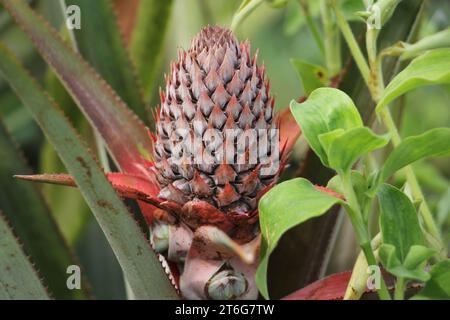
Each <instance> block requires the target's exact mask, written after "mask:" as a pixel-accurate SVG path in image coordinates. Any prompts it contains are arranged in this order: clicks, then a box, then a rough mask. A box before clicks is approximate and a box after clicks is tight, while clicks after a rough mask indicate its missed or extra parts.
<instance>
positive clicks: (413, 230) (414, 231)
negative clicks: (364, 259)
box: [378, 184, 424, 262]
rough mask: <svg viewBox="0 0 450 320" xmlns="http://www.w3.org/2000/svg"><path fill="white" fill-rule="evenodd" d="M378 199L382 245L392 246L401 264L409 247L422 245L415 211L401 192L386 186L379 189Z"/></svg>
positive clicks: (422, 240) (422, 241)
mask: <svg viewBox="0 0 450 320" xmlns="http://www.w3.org/2000/svg"><path fill="white" fill-rule="evenodd" d="M378 198H379V205H380V228H381V234H382V236H383V243H385V244H391V245H393V246H394V247H395V248H396V249H397V250H396V252H397V258H398V259H399V261H400V262H403V261H405V259H406V256H407V254H408V252H409V249H410V248H411V246H413V245H422V244H423V243H424V238H423V234H422V230H421V228H420V224H419V219H418V217H417V213H416V210H415V209H414V205H413V204H412V202H411V200H409V198H408V197H407V196H406V195H405V194H404V193H403V192H401V191H400V190H399V189H397V188H395V187H394V186H391V185H388V184H383V185H382V186H381V187H380V190H379V191H378Z"/></svg>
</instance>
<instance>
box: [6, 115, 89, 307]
mask: <svg viewBox="0 0 450 320" xmlns="http://www.w3.org/2000/svg"><path fill="white" fill-rule="evenodd" d="M17 172H21V173H23V174H31V170H30V169H29V168H28V167H27V165H26V164H25V163H24V161H23V158H22V157H21V156H20V154H19V151H18V149H17V148H16V146H15V144H14V141H13V140H12V139H11V137H10V136H9V134H8V132H7V130H6V128H5V127H4V126H3V124H2V123H1V121H0V190H2V191H1V192H0V210H1V211H3V214H4V215H5V217H6V218H7V219H8V220H9V221H10V223H11V226H12V227H14V229H15V231H16V233H17V235H18V237H19V238H20V239H21V242H22V243H23V246H24V251H25V252H26V253H27V254H29V255H31V256H32V257H33V261H34V262H35V263H36V266H37V267H38V269H39V270H40V271H41V272H42V274H43V275H44V277H45V281H46V284H47V285H48V287H49V289H50V291H51V292H52V294H53V296H54V297H55V298H57V299H87V298H89V293H88V292H87V291H86V287H87V284H86V283H83V282H84V281H83V282H82V289H81V290H69V289H68V288H67V286H66V278H67V274H66V269H67V267H68V266H69V265H79V262H78V261H77V259H75V257H74V255H73V252H72V250H71V249H70V248H69V247H68V246H67V244H66V242H65V239H64V238H63V236H62V234H61V231H60V230H59V228H58V227H57V225H56V223H55V221H54V219H53V216H52V212H51V211H50V209H49V208H48V206H47V204H46V203H45V200H44V198H43V197H42V194H41V193H40V192H39V190H38V189H37V188H36V186H34V185H31V184H29V183H22V182H18V181H15V180H14V179H13V175H14V174H16V173H17ZM83 280H84V279H83Z"/></svg>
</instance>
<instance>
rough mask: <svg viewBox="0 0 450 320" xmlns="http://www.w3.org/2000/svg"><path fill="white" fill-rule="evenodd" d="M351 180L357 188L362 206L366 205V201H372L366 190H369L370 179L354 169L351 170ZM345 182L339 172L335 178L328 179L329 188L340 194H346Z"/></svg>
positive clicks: (355, 188)
mask: <svg viewBox="0 0 450 320" xmlns="http://www.w3.org/2000/svg"><path fill="white" fill-rule="evenodd" d="M351 180H352V184H353V189H354V190H355V193H356V197H357V199H358V203H359V205H360V206H361V207H364V205H365V203H366V201H368V200H369V201H371V200H370V199H368V197H367V196H366V192H367V190H368V185H369V184H368V181H367V180H366V178H365V177H364V176H363V175H362V174H361V172H359V171H356V170H352V172H351ZM342 186H343V184H342V180H341V177H340V176H339V175H338V174H337V175H335V176H334V177H333V178H331V179H330V180H329V181H328V184H327V188H328V189H331V190H333V191H335V192H337V193H339V194H344V189H343V187H342Z"/></svg>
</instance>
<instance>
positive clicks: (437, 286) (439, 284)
mask: <svg viewBox="0 0 450 320" xmlns="http://www.w3.org/2000/svg"><path fill="white" fill-rule="evenodd" d="M430 275H431V279H430V280H429V281H428V282H427V283H426V284H425V288H423V289H422V290H421V291H420V292H419V293H418V294H417V295H415V296H414V297H413V298H412V299H414V300H416V299H417V300H419V299H420V300H449V299H450V260H444V261H440V262H438V263H436V264H435V265H434V266H433V268H432V269H431V271H430Z"/></svg>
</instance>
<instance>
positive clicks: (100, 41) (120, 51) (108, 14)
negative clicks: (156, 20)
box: [65, 0, 165, 121]
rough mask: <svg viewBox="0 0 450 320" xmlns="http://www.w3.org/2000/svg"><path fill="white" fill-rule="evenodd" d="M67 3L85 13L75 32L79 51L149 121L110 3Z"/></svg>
mask: <svg viewBox="0 0 450 320" xmlns="http://www.w3.org/2000/svg"><path fill="white" fill-rule="evenodd" d="M164 2H165V1H164ZM65 3H66V6H67V7H68V6H71V5H77V6H79V7H80V10H81V12H82V28H81V29H74V30H72V33H73V35H74V37H75V41H76V46H77V49H78V51H79V52H80V53H81V55H82V56H83V57H84V58H85V59H86V61H88V62H89V63H90V64H91V65H92V66H93V67H94V69H95V70H97V72H98V73H99V74H100V75H101V76H102V77H103V79H105V80H106V82H108V84H109V85H110V86H111V87H112V88H113V89H114V91H115V92H117V94H118V95H119V96H120V97H121V98H122V100H123V101H124V102H125V103H126V104H127V105H128V106H129V107H130V109H131V110H133V111H134V113H135V114H136V115H138V116H139V118H140V119H141V120H143V121H145V119H148V117H146V110H145V103H144V101H143V99H142V98H143V97H142V95H141V92H140V89H141V87H140V85H139V83H138V81H137V77H136V75H135V71H134V66H133V65H132V64H131V60H130V58H129V57H128V53H127V51H126V49H125V45H124V43H123V39H122V38H121V34H120V30H119V28H118V25H117V23H116V20H115V18H116V16H115V13H114V10H113V7H112V3H111V1H108V0H96V1H91V0H65ZM148 18H149V19H150V17H148ZM94 43H95V45H93V44H94Z"/></svg>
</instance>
